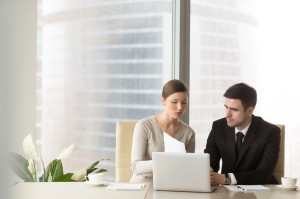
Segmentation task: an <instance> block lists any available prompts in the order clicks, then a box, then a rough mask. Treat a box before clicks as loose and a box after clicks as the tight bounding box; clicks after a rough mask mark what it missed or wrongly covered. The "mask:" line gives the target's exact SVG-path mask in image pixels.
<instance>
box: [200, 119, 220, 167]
mask: <svg viewBox="0 0 300 199" xmlns="http://www.w3.org/2000/svg"><path fill="white" fill-rule="evenodd" d="M215 139H216V138H215V123H213V126H212V129H211V131H210V133H209V136H208V138H207V142H206V148H205V149H204V153H209V155H210V167H211V168H212V169H213V170H214V172H218V171H219V168H220V166H219V164H220V159H221V156H220V153H219V150H218V147H217V145H216V140H215Z"/></svg>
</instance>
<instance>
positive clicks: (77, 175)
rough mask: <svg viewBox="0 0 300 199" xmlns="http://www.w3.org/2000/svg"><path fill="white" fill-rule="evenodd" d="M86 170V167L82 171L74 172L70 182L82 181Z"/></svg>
mask: <svg viewBox="0 0 300 199" xmlns="http://www.w3.org/2000/svg"><path fill="white" fill-rule="evenodd" d="M86 169H87V167H85V168H82V169H80V170H78V171H76V172H75V173H74V174H73V175H72V177H71V179H72V180H76V181H78V182H82V181H84V177H85V176H86V174H87V171H86Z"/></svg>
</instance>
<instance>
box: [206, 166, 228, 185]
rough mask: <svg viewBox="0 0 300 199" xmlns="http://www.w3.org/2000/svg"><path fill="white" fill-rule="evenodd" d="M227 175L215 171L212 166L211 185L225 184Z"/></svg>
mask: <svg viewBox="0 0 300 199" xmlns="http://www.w3.org/2000/svg"><path fill="white" fill-rule="evenodd" d="M224 181H225V175H224V174H219V173H216V172H214V170H213V169H212V168H210V184H211V185H214V186H216V185H220V184H224Z"/></svg>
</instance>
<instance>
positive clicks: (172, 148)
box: [164, 132, 186, 153]
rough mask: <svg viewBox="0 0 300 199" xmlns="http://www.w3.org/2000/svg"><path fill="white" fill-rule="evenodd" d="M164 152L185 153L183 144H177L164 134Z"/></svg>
mask: <svg viewBox="0 0 300 199" xmlns="http://www.w3.org/2000/svg"><path fill="white" fill-rule="evenodd" d="M164 143H165V152H180V153H185V152H186V151H185V146H184V143H182V142H179V141H178V140H176V139H175V138H173V137H171V136H170V135H168V134H167V133H165V132H164Z"/></svg>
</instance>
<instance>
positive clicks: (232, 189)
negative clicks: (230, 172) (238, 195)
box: [223, 185, 244, 192]
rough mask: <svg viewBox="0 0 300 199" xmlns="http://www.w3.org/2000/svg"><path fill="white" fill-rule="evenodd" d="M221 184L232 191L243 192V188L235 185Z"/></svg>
mask: <svg viewBox="0 0 300 199" xmlns="http://www.w3.org/2000/svg"><path fill="white" fill-rule="evenodd" d="M223 186H224V187H226V188H227V189H228V190H229V191H232V192H243V191H244V190H243V189H240V188H238V187H237V186H236V185H223Z"/></svg>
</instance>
